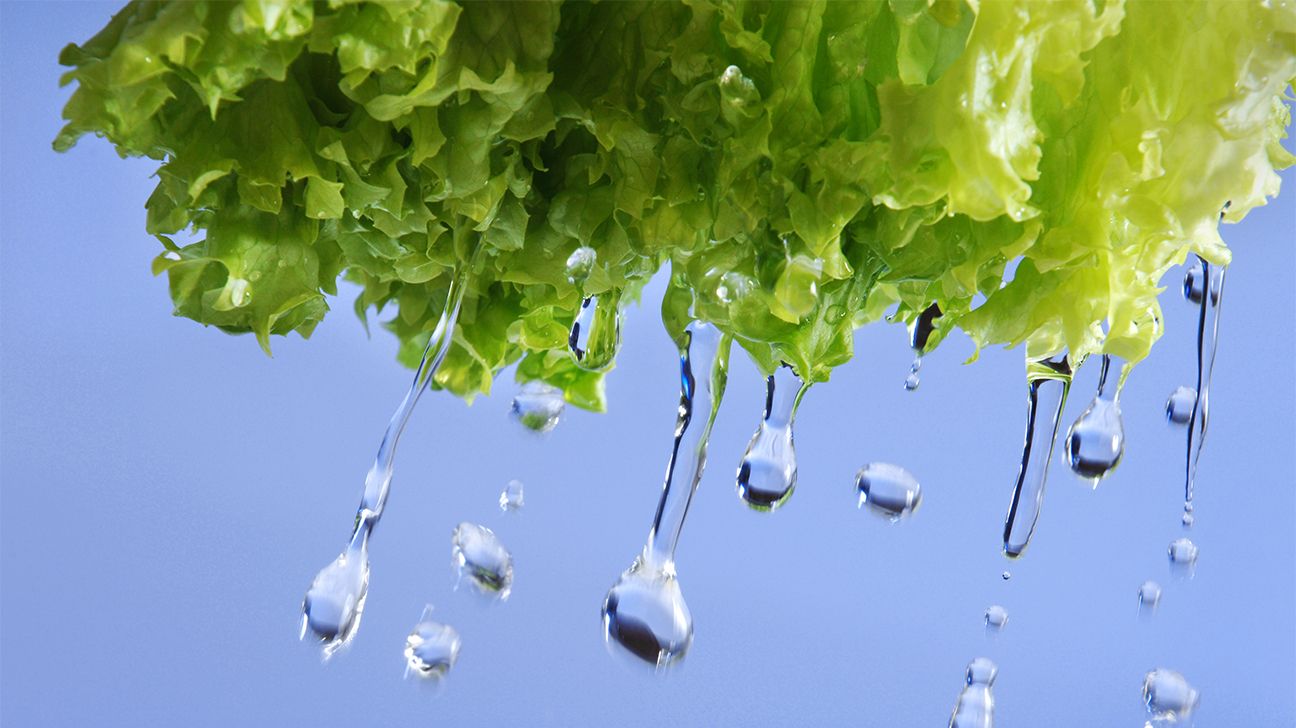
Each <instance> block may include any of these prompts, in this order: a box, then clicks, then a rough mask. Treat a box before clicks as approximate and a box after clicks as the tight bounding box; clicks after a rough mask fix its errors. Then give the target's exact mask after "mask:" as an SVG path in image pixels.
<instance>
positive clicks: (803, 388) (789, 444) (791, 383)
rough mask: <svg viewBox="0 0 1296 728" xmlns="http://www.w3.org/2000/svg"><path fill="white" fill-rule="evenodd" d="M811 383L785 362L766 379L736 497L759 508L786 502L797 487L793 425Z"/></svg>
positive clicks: (771, 507)
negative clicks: (761, 409) (757, 422)
mask: <svg viewBox="0 0 1296 728" xmlns="http://www.w3.org/2000/svg"><path fill="white" fill-rule="evenodd" d="M809 389H810V385H808V384H806V383H805V382H803V381H801V378H800V377H798V376H797V375H796V372H794V371H792V367H790V366H788V365H786V364H784V365H783V366H781V367H779V368H778V369H776V370H775V371H774V373H773V374H771V375H770V376H769V378H768V379H766V380H765V416H764V417H763V418H762V419H761V423H760V425H759V426H758V427H757V428H756V432H755V433H754V434H753V435H752V439H751V442H750V443H748V444H747V451H746V452H745V453H743V459H742V462H741V463H740V464H739V465H738V497H739V498H741V499H742V500H743V502H745V503H746V504H747V505H749V506H751V507H752V508H753V509H755V510H758V511H772V510H774V509H776V508H778V507H779V506H781V505H783V504H784V503H786V502H787V500H788V498H791V497H792V491H793V490H794V489H795V488H796V477H797V463H796V449H795V446H794V445H793V436H792V426H793V421H794V420H795V419H796V411H797V407H799V406H800V405H801V398H802V397H804V396H805V393H806V392H807V391H808V390H809Z"/></svg>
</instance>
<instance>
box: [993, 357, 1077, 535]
mask: <svg viewBox="0 0 1296 728" xmlns="http://www.w3.org/2000/svg"><path fill="white" fill-rule="evenodd" d="M1026 381H1027V384H1028V389H1027V399H1026V442H1025V444H1024V446H1023V447H1022V456H1021V465H1020V467H1019V468H1018V470H1017V483H1016V484H1015V485H1014V487H1013V496H1012V502H1011V503H1010V504H1009V505H1008V516H1007V517H1006V518H1005V519H1004V532H1003V539H1004V547H1003V550H1004V555H1005V556H1008V557H1009V558H1014V559H1015V558H1018V557H1020V556H1021V555H1022V553H1024V552H1025V551H1026V547H1027V546H1028V545H1029V544H1030V539H1031V536H1032V535H1034V533H1035V524H1036V522H1038V521H1039V514H1040V509H1041V508H1042V507H1043V505H1044V485H1045V482H1046V480H1047V477H1048V465H1049V460H1050V459H1052V457H1053V441H1054V439H1056V438H1057V430H1058V423H1059V421H1060V420H1061V418H1062V408H1063V407H1064V406H1065V405H1066V398H1067V392H1068V391H1070V389H1071V366H1070V364H1068V362H1067V360H1066V357H1060V358H1057V359H1036V360H1033V361H1029V362H1027V364H1026Z"/></svg>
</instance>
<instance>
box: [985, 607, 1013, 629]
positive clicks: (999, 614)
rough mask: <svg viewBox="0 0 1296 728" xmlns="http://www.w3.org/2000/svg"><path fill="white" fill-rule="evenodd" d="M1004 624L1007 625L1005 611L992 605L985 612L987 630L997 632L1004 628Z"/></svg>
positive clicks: (1006, 612)
mask: <svg viewBox="0 0 1296 728" xmlns="http://www.w3.org/2000/svg"><path fill="white" fill-rule="evenodd" d="M1005 624H1008V610H1007V609H1004V608H1003V607H1001V606H999V605H998V604H993V605H991V606H990V608H989V609H987V610H985V625H986V629H987V630H989V631H992V632H998V631H1000V630H1002V629H1003V628H1004V625H1005Z"/></svg>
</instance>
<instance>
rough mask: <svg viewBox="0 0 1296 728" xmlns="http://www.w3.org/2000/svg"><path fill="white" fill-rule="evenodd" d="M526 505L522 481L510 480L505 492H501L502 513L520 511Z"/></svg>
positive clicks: (500, 505) (500, 504)
mask: <svg viewBox="0 0 1296 728" xmlns="http://www.w3.org/2000/svg"><path fill="white" fill-rule="evenodd" d="M523 504H524V500H523V494H522V481H520V480H510V481H509V482H508V485H506V486H504V490H503V491H501V492H500V497H499V507H500V510H501V511H505V512H507V511H516V510H520V509H521V508H522V506H523Z"/></svg>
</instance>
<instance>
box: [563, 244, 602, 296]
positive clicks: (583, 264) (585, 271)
mask: <svg viewBox="0 0 1296 728" xmlns="http://www.w3.org/2000/svg"><path fill="white" fill-rule="evenodd" d="M597 262H598V253H597V252H595V250H594V249H593V248H591V247H589V246H587V245H582V246H580V247H579V248H577V249H576V250H574V251H572V254H571V255H569V256H567V282H568V283H571V284H572V285H574V286H576V287H577V288H582V287H583V286H584V285H585V281H587V280H589V277H590V274H591V273H593V272H594V264H595V263H597Z"/></svg>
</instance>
